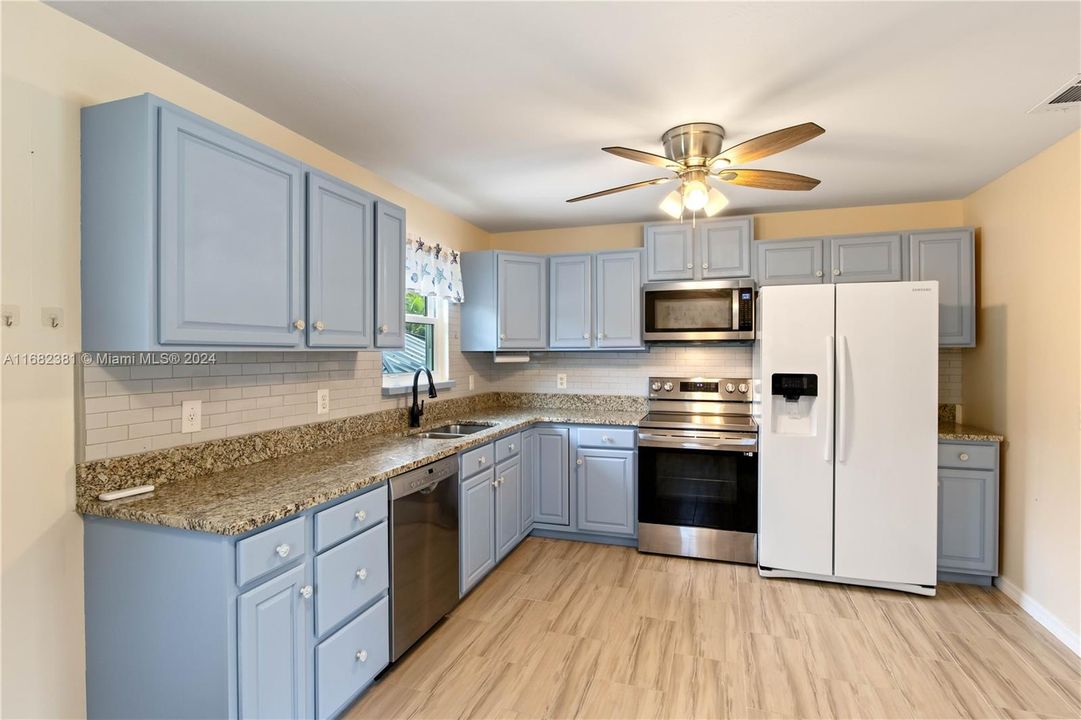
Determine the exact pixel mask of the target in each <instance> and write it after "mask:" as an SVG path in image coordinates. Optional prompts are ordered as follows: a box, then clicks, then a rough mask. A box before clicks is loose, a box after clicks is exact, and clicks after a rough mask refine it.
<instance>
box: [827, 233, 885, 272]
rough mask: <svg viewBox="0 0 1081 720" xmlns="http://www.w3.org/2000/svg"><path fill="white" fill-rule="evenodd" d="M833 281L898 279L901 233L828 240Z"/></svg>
mask: <svg viewBox="0 0 1081 720" xmlns="http://www.w3.org/2000/svg"><path fill="white" fill-rule="evenodd" d="M830 258H831V260H832V261H833V268H832V270H831V271H830V272H831V273H832V277H833V282H835V283H850V282H891V281H897V280H900V279H901V236H900V235H896V234H895V235H867V236H863V237H844V238H833V239H832V240H831V241H830Z"/></svg>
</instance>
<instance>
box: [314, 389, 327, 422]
mask: <svg viewBox="0 0 1081 720" xmlns="http://www.w3.org/2000/svg"><path fill="white" fill-rule="evenodd" d="M315 412H316V413H317V414H319V415H326V414H327V413H328V412H330V390H328V389H327V388H319V390H318V391H317V392H316V393H315Z"/></svg>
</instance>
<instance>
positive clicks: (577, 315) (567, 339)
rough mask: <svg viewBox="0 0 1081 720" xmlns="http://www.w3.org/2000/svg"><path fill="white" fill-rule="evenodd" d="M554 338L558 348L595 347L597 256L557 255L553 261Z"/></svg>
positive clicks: (550, 264)
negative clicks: (594, 298) (595, 264)
mask: <svg viewBox="0 0 1081 720" xmlns="http://www.w3.org/2000/svg"><path fill="white" fill-rule="evenodd" d="M548 273H549V275H550V283H551V288H552V292H551V305H552V308H551V337H550V338H549V341H548V344H549V346H550V347H554V348H588V347H590V346H591V345H592V344H593V256H591V255H557V256H554V257H552V258H551V259H550V260H549V266H548Z"/></svg>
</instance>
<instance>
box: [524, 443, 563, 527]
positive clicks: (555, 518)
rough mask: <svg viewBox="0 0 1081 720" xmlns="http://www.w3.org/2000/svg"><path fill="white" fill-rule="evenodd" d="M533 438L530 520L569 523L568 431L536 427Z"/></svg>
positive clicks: (550, 523) (556, 523)
mask: <svg viewBox="0 0 1081 720" xmlns="http://www.w3.org/2000/svg"><path fill="white" fill-rule="evenodd" d="M536 437H537V440H536V444H535V445H534V446H533V447H534V449H535V450H536V458H535V460H534V463H533V467H534V468H535V472H534V476H533V483H534V494H535V500H534V502H533V518H534V521H535V522H538V523H546V524H549V525H570V521H571V520H570V518H571V511H570V459H569V456H570V431H569V430H568V429H567V428H549V427H542V428H537V429H536Z"/></svg>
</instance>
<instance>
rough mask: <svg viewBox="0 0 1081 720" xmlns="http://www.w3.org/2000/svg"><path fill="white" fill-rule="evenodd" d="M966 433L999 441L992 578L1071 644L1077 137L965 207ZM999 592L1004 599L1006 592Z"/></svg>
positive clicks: (1079, 607)
mask: <svg viewBox="0 0 1081 720" xmlns="http://www.w3.org/2000/svg"><path fill="white" fill-rule="evenodd" d="M964 218H965V224H968V225H974V226H976V227H977V228H978V232H977V265H978V269H979V281H980V282H979V285H978V290H979V298H978V299H979V306H980V310H979V316H978V318H977V323H976V328H977V340H978V346H977V347H976V349H975V350H973V351H969V352H968V353H966V355H965V373H964V379H963V387H962V393H963V400H964V409H965V422H966V423H971V424H974V425H982V426H986V427H991V428H994V429H996V430H998V431H1000V432H1002V433H1003V434H1004V435H1005V436H1006V440H1007V444H1006V449H1005V452H1004V454H1003V457H1004V460H1005V464H1004V469H1003V473H1002V558H1001V560H1002V566H1001V570H1002V577H1003V579H1004V580H1005V581H1006V582H1007V583H1009V585H1012V586H1013V587H1014V588H1016V589H1017V590H1019V591H1020V592H1022V593H1024V594H1025V595H1026V596H1028V598H1030V599H1031V600H1032V601H1035V602H1036V603H1039V605H1041V606H1042V607H1043V608H1045V609H1046V611H1047V612H1049V613H1050V614H1051V615H1053V616H1054V617H1055V618H1057V619H1058V620H1059V621H1060V622H1061V623H1062V624H1063V625H1065V626H1066V627H1067V628H1068V629H1069V630H1070V631H1071V632H1073V633H1074V635H1075V636H1076V635H1077V633H1079V632H1081V619H1079V613H1081V520H1079V512H1081V433H1079V429H1081V428H1079V427H1078V423H1079V416H1078V413H1079V410H1081V290H1079V288H1081V250H1079V247H1081V132H1075V133H1074V134H1072V135H1070V136H1068V137H1067V138H1065V139H1063V140H1061V141H1060V142H1058V143H1057V144H1055V145H1052V146H1051V147H1050V148H1048V149H1047V150H1044V151H1043V152H1042V153H1040V154H1039V155H1037V156H1036V157H1034V158H1032V159H1031V160H1029V161H1027V162H1025V163H1024V164H1023V165H1020V166H1019V167H1017V168H1014V169H1013V170H1011V171H1010V172H1008V173H1006V174H1005V175H1003V176H1002V177H1000V178H999V179H997V180H995V181H994V182H992V183H990V184H988V185H986V186H985V187H983V188H981V189H980V190H978V191H977V192H975V193H973V194H972V195H970V196H969V197H968V198H966V199H965V201H964ZM1009 585H1007V586H1006V587H1007V589H1011V588H1010V587H1009Z"/></svg>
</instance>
